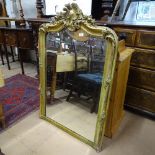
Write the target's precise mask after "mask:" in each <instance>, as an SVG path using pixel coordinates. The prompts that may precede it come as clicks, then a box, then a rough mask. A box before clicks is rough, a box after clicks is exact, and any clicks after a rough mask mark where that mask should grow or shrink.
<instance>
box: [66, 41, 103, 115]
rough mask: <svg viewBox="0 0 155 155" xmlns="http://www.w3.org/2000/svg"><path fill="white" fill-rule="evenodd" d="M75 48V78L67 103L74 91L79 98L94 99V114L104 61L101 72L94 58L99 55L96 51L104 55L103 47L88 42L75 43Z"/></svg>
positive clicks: (92, 110)
mask: <svg viewBox="0 0 155 155" xmlns="http://www.w3.org/2000/svg"><path fill="white" fill-rule="evenodd" d="M94 40H95V39H94ZM94 40H92V41H94ZM73 46H74V52H75V77H74V80H73V84H72V87H71V89H70V93H69V95H68V97H67V101H69V100H70V97H71V96H74V95H73V91H74V92H76V93H77V94H78V96H79V97H80V96H81V95H84V96H87V97H88V99H90V98H92V99H93V104H92V105H91V110H90V112H91V113H92V112H94V111H95V109H96V106H97V104H98V102H99V94H100V88H101V82H102V70H103V61H102V63H101V64H100V63H99V64H100V65H99V68H101V70H99V69H97V68H96V62H97V61H94V60H95V59H93V58H96V57H94V54H95V53H97V52H96V50H98V51H99V52H100V53H102V47H101V45H98V47H95V46H92V45H91V42H88V41H87V42H83V43H82V42H81V43H80V44H78V43H74V44H73ZM95 49H96V50H95ZM94 64H95V65H94ZM94 66H95V67H94ZM100 66H101V67H100ZM94 68H95V69H94Z"/></svg>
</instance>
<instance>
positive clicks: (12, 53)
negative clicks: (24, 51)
mask: <svg viewBox="0 0 155 155" xmlns="http://www.w3.org/2000/svg"><path fill="white" fill-rule="evenodd" d="M10 50H11V55H12V61H13V62H15V57H14V52H13V48H12V46H10Z"/></svg>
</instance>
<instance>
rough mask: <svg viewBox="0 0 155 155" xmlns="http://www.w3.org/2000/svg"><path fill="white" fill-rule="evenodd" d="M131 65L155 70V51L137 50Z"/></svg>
mask: <svg viewBox="0 0 155 155" xmlns="http://www.w3.org/2000/svg"><path fill="white" fill-rule="evenodd" d="M131 65H134V66H138V67H144V68H148V69H153V70H155V50H148V49H139V48H135V52H134V53H133V54H132V58H131Z"/></svg>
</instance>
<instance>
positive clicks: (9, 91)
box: [0, 74, 39, 131]
mask: <svg viewBox="0 0 155 155" xmlns="http://www.w3.org/2000/svg"><path fill="white" fill-rule="evenodd" d="M38 86H39V82H38V80H37V79H34V78H32V77H29V76H26V75H21V74H17V75H15V76H12V77H10V78H8V79H6V80H5V86H4V87H2V88H0V104H3V105H4V106H3V107H4V114H5V118H6V124H7V126H10V125H11V124H13V123H15V122H16V121H18V120H19V119H20V118H22V117H23V116H25V115H27V114H28V113H30V112H31V111H34V110H36V109H38V108H39V89H38ZM1 130H2V128H1V126H0V131H1Z"/></svg>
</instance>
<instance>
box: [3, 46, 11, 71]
mask: <svg viewBox="0 0 155 155" xmlns="http://www.w3.org/2000/svg"><path fill="white" fill-rule="evenodd" d="M4 51H5V56H6V61H7V65H8V69H9V70H10V69H11V67H10V62H9V56H8V51H7V47H6V45H4Z"/></svg>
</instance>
